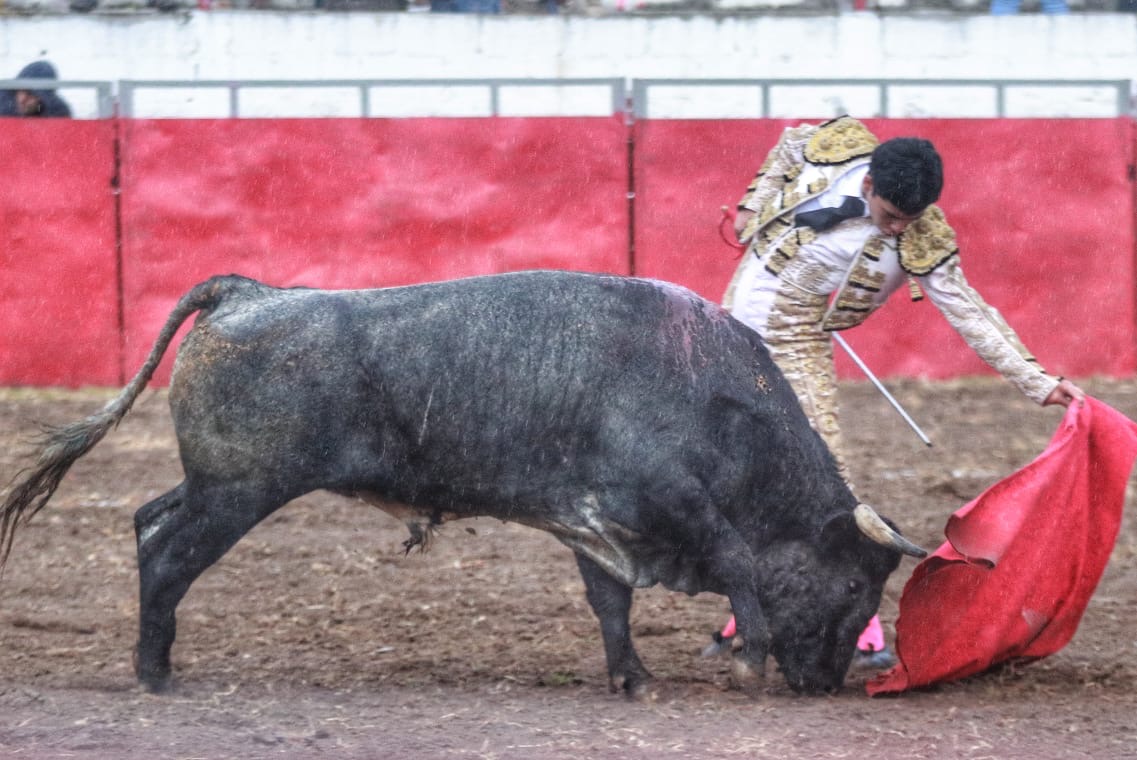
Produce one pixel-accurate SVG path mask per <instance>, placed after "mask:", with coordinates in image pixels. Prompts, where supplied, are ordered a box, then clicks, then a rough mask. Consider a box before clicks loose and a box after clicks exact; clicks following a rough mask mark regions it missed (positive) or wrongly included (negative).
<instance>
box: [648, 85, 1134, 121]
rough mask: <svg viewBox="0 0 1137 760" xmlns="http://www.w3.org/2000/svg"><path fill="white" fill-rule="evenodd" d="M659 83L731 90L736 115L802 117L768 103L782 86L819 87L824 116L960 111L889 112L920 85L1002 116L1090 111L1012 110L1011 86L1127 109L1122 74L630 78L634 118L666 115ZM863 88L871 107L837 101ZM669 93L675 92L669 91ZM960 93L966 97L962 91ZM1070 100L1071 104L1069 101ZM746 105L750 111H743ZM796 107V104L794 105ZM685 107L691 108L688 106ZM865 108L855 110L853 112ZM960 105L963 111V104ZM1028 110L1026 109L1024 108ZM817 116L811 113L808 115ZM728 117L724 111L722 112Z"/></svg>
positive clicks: (1105, 111) (1120, 112)
mask: <svg viewBox="0 0 1137 760" xmlns="http://www.w3.org/2000/svg"><path fill="white" fill-rule="evenodd" d="M661 88H670V89H671V90H673V91H684V90H685V91H686V92H687V93H688V95H689V97H688V106H690V100H691V99H692V98H693V97H694V95H693V93H694V92H696V91H699V90H701V91H702V94H703V95H707V94H708V93H710V92H711V91H712V90H718V91H720V92H721V91H723V90H730V89H733V90H734V91H735V93H734V95H735V100H736V102H740V103H741V108H740V109H739V110H740V111H741V113H739V114H738V116H739V117H741V118H777V117H786V116H806V114H804V113H800V112H796V113H777V112H776V111H775V109H774V108H773V107H772V96H773V93H774V91H775V90H776V89H779V88H781V89H783V90H795V89H796V90H798V91H799V92H800V91H802V90H809V89H813V90H821V91H823V92H825V93H828V94H827V95H826V96H823V98H814V100H815V101H818V100H819V99H824V100H826V101H827V102H826V103H825V104H824V105H826V106H829V109H828V110H829V112H828V113H827V114H822V115H829V116H836V115H838V114H840V113H851V114H852V115H854V116H866V117H871V116H876V117H898V116H900V117H908V118H911V117H917V116H952V115H959V113H958V110H959V109H957V113H956V114H951V113H935V112H934V111H933V112H929V110H928V109H927V108H922V109H920V110H921V112H920V113H914V114H913V113H894V112H893V103H894V100H895V98H894V91H896V90H900V89H908V90H913V89H916V90H919V91H920V92H921V94H923V95H924V96H927V95H929V94H931V93H932V92H933V91H936V90H938V91H940V92H944V91H946V90H950V89H955V90H964V91H974V90H987V91H989V92H990V93H991V95H992V97H993V100H992V103H991V106H990V109H989V110H990V111H991V113H989V114H986V115H987V116H990V117H995V118H1004V117H1008V116H1015V115H1026V116H1035V115H1042V116H1057V117H1062V116H1069V115H1089V114H1072V113H1070V112H1071V111H1074V110H1077V109H1075V108H1073V107H1070V108H1068V109H1066V112H1062V111H1063V109H1055V110H1056V112H1055V113H1049V114H1046V113H1042V114H1037V113H1024V114H1014V113H1011V112H1010V110H1009V109H1008V95H1009V94H1013V93H1014V92H1015V91H1016V90H1019V91H1035V92H1037V91H1039V90H1048V91H1053V90H1064V91H1067V92H1069V91H1071V90H1077V89H1080V90H1083V91H1098V92H1100V93H1102V94H1103V95H1104V97H1100V98H1098V101H1100V103H1099V105H1100V109H1099V110H1101V111H1102V112H1101V113H1094V114H1092V115H1094V116H1124V115H1127V114H1129V113H1130V112H1131V106H1130V97H1131V94H1130V81H1129V80H1127V79H871V78H870V79H848V78H846V79H785V78H782V79H635V80H633V82H632V103H633V104H634V115H635V117H636V118H652V117H655V118H669V117H668V116H664V115H661V114H659V113H655V112H653V109H652V106H651V104H652V99H653V98H652V90H657V89H661ZM857 90H860V91H864V90H868V91H870V92H874V93H875V94H874V95H872V96H870V97H875V106H869V107H868V108H863V107H862V108H861V109H856V108H848V107H846V104H845V103H844V102H842V101H841V97H840V96H841V94H842V93H844V94H845V95H846V97H848V96H849V95H850V94H853V93H854V92H855V91H857ZM745 91H752V92H753V93H754V95H753V97H752V98H751V99H750V100H749V101H747V97H746V95H745V94H743V93H744V92H745ZM673 94H674V93H673ZM962 97H967V95H966V94H964V95H962ZM1070 105H1071V106H1072V105H1073V104H1072V103H1071V104H1070ZM747 106H749V107H750V111H749V112H747V110H746V109H747ZM798 108H799V109H800V108H801V106H800V105H799V106H798ZM688 110H689V111H690V110H694V109H691V108H690V107H689V108H688ZM858 110H860V111H866V112H863V113H858V112H857V111H858ZM963 110H967V109H966V108H965V109H963ZM1027 110H1029V109H1027ZM813 115H816V114H813ZM966 115H968V116H979V115H981V114H976V113H968V114H966ZM727 117H728V118H729V116H727ZM705 118H724V116H722V115H719V116H715V115H713V113H712V114H710V115H708V116H706V117H705Z"/></svg>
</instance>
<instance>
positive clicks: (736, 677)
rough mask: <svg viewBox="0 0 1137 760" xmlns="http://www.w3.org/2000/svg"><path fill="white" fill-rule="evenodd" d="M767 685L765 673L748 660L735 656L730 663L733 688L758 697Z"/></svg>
mask: <svg viewBox="0 0 1137 760" xmlns="http://www.w3.org/2000/svg"><path fill="white" fill-rule="evenodd" d="M765 683H766V674H765V672H763V671H761V670H759V669H757V668H755V667H754V665H753V664H752V663H750V662H748V661H747V660H745V659H743V658H741V657H738V656H735V657H733V658H731V661H730V685H731V687H732V688H735V689H738V690H739V691H741V692H743V693H745V694H748V695H750V696H752V697H753V696H757V695H758V694H759V693H760V692H761V690H762V687H763V686H764V685H765Z"/></svg>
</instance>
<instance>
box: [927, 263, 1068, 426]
mask: <svg viewBox="0 0 1137 760" xmlns="http://www.w3.org/2000/svg"><path fill="white" fill-rule="evenodd" d="M919 280H920V284H921V285H922V286H923V288H924V291H925V292H926V293H927V295H928V299H929V300H930V301H931V302H932V303H934V304H935V305H936V308H938V309H939V310H940V312H941V313H943V315H944V317H945V318H946V319H947V321H948V323H949V324H951V326H952V327H953V328H954V329H955V331H956V332H958V333H959V335H960V337H962V338H963V339H964V340H965V341H966V342H967V345H969V346H971V348H972V349H974V351H975V353H977V354H978V355H979V357H980V358H981V359H983V361H985V362H987V363H988V364H989V365H991V367H993V368H994V369H995V370H996V371H997V372H998V373H999V374H1001V375H1002V376H1003V377H1005V378H1007V380H1008V381H1010V382H1011V384H1012V385H1014V386H1015V387H1016V388H1018V389H1019V390H1020V391H1022V393H1023V395H1025V396H1026V397H1027V398H1029V399H1031V400H1033V401H1035V402H1036V403H1039V404H1041V403H1042V402H1043V401H1045V400H1046V397H1047V396H1049V395H1050V392H1051V391H1053V390H1054V388H1055V387H1056V386H1057V385H1058V379H1057V378H1055V377H1052V376H1050V375H1048V374H1047V373H1046V371H1045V370H1043V368H1042V367H1041V366H1040V365H1039V363H1038V360H1037V359H1035V358H1034V357H1033V356H1032V355H1031V354H1030V352H1029V351H1028V350H1027V349H1026V346H1024V345H1023V342H1022V340H1020V339H1019V336H1018V335H1017V334H1016V333H1015V331H1014V330H1012V329H1011V326H1010V325H1008V324H1007V322H1006V320H1005V319H1003V316H1002V315H1001V314H1000V313H999V312H998V311H997V310H996V309H995V308H994V307H993V306H990V305H989V304H987V302H986V301H984V300H983V298H982V297H981V296H980V295H979V293H978V292H976V291H975V289H974V288H972V287H971V285H969V284H968V282H967V280H966V279H965V278H964V276H963V270H962V269H961V268H960V265H959V256H958V255H952V256H951V257H949V258H948V259H947V260H945V261H944V262H943V263H942V265H940V266H939V267H937V268H936V269H935V270H933V271H932V272H929V273H928V274H926V275H924V276H922V277H920V278H919Z"/></svg>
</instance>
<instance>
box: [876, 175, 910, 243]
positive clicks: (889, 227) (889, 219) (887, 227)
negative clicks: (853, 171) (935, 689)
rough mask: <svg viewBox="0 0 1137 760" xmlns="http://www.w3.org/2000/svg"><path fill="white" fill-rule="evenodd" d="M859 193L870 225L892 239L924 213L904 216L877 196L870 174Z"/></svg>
mask: <svg viewBox="0 0 1137 760" xmlns="http://www.w3.org/2000/svg"><path fill="white" fill-rule="evenodd" d="M861 193H862V195H864V198H865V203H867V204H868V207H869V217H870V218H871V219H872V223H873V224H875V225H876V228H877V229H878V230H880V231H881V232H883V233H884V234H885V235H890V236H893V237H895V236H896V235H899V234H900V233H901V232H903V231H904V230H906V229H908V225H909V224H911V223H912V222H914V221H916V220H917V219H919V218H920V216H921V215H922V214H923V213H924V211H923V209H921V210H920V213H919V214H905V213H903V212H901V211H900V209H898V208H896V206H894V205H892V204H891V203H890V202H888V201H886V200H885V199H884V198H882V197H880V196H879V195H877V194H876V192H875V191H874V190H873V184H872V175H871V174H866V175H865V180H864V183H863V184H862V185H861Z"/></svg>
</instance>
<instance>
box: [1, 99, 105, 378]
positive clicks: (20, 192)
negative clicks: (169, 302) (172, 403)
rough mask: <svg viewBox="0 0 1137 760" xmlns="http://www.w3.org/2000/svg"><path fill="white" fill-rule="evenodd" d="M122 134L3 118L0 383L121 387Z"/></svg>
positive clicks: (86, 125) (88, 125) (87, 125)
mask: <svg viewBox="0 0 1137 760" xmlns="http://www.w3.org/2000/svg"><path fill="white" fill-rule="evenodd" d="M114 129H115V125H114V122H109V121H61V120H53V119H48V120H43V119H0V156H3V161H4V182H3V183H0V225H2V227H3V230H4V232H3V236H4V237H3V240H4V244H3V246H0V331H2V332H0V384H3V385H75V384H80V383H93V384H98V385H115V384H117V383H118V382H119V380H120V378H119V363H120V343H121V340H120V334H119V325H118V304H119V301H118V283H117V274H116V265H115V214H114V192H113V190H114V189H113V187H112V185H111V182H112V178H113V176H114V170H115V160H114Z"/></svg>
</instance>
